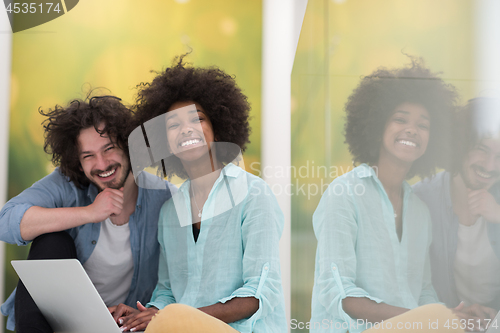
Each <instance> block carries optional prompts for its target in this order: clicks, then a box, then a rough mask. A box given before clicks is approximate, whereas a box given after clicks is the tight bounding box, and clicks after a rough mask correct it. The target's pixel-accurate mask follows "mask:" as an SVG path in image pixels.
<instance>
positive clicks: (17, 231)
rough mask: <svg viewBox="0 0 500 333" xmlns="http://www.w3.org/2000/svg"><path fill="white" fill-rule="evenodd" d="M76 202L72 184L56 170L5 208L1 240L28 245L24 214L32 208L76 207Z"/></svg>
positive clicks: (0, 222) (1, 215)
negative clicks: (24, 232)
mask: <svg viewBox="0 0 500 333" xmlns="http://www.w3.org/2000/svg"><path fill="white" fill-rule="evenodd" d="M75 200H76V198H75V193H74V191H73V190H72V188H71V185H70V183H69V182H68V181H67V179H66V178H65V177H64V176H63V175H61V174H60V173H59V171H58V170H55V171H54V172H52V173H51V174H50V175H48V176H46V177H44V178H42V179H41V180H39V181H37V182H36V183H34V184H33V185H32V186H31V187H29V188H27V189H26V190H24V191H23V192H22V193H21V194H19V195H18V196H16V197H14V198H12V199H11V200H9V201H8V202H7V203H6V204H5V205H4V206H3V208H2V210H1V211H0V240H2V241H4V242H7V243H11V244H17V245H27V244H28V243H29V242H28V241H25V240H24V239H23V238H22V237H21V228H20V224H21V220H22V218H23V216H24V213H26V211H27V210H28V209H29V208H30V207H32V206H39V207H45V208H58V207H72V206H74V205H75Z"/></svg>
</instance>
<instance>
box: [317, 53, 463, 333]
mask: <svg viewBox="0 0 500 333" xmlns="http://www.w3.org/2000/svg"><path fill="white" fill-rule="evenodd" d="M455 98H456V94H455V92H454V89H453V88H452V87H451V86H448V85H446V84H445V83H444V82H443V81H442V80H441V79H439V78H437V77H436V76H435V75H434V74H432V73H431V72H430V71H429V70H428V69H426V68H424V67H423V66H422V65H421V64H419V62H418V61H416V60H414V61H413V63H412V65H411V66H409V67H406V68H401V69H395V70H388V69H384V68H381V69H379V70H377V71H375V72H374V73H373V74H372V75H370V76H368V77H365V78H363V79H362V81H361V83H360V84H359V86H358V87H357V88H356V89H355V90H354V92H353V93H352V95H351V96H350V97H349V100H348V102H347V104H346V107H345V108H346V112H347V122H346V125H345V138H346V143H347V144H348V145H349V150H350V152H351V154H352V155H353V160H354V162H355V163H361V164H360V165H359V166H358V167H356V168H355V169H354V170H352V171H351V172H348V173H346V174H344V175H343V176H341V177H338V178H337V179H335V180H334V181H333V182H332V183H331V184H330V186H329V188H328V190H327V191H326V192H325V193H324V195H323V197H322V198H321V201H320V203H319V205H318V208H317V209H316V211H315V213H314V216H313V226H314V232H315V235H316V238H317V239H318V248H317V253H316V270H315V281H314V290H313V298H312V319H311V327H312V329H311V332H327V331H335V332H345V331H346V330H349V332H351V333H353V332H360V331H362V330H364V329H366V328H367V327H370V324H368V326H367V325H366V322H370V323H376V322H381V321H383V320H384V321H385V320H387V319H389V318H391V317H394V316H398V315H401V314H403V313H405V312H407V311H408V310H409V309H413V308H417V307H418V306H421V305H424V304H429V303H436V302H438V301H437V297H436V294H435V292H434V289H433V287H432V284H431V276H430V265H429V257H428V249H429V245H430V242H431V225H430V217H429V211H428V209H427V207H426V206H425V204H424V203H423V202H422V201H420V200H419V199H418V198H417V197H416V196H415V195H414V194H413V193H412V190H411V188H410V186H409V185H408V183H407V182H406V181H405V179H409V178H411V177H413V176H415V175H418V176H421V177H422V176H427V175H430V174H432V173H433V172H434V169H435V168H436V165H438V162H439V160H440V155H441V154H442V152H444V151H445V150H444V149H445V144H446V140H443V138H446V137H447V135H446V134H447V127H448V123H449V117H450V116H451V110H452V107H453V103H454V101H455ZM445 310H446V309H445ZM325 320H326V321H325ZM327 322H328V325H326V323H327ZM424 324H425V325H427V319H425V323H424ZM426 328H427V326H426Z"/></svg>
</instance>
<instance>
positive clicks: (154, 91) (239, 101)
mask: <svg viewBox="0 0 500 333" xmlns="http://www.w3.org/2000/svg"><path fill="white" fill-rule="evenodd" d="M185 56H186V55H182V56H180V57H176V58H175V59H174V61H173V64H172V67H169V68H167V69H165V70H164V71H162V72H157V74H158V75H157V76H156V77H155V78H154V79H153V81H152V82H151V83H142V84H140V85H138V89H139V92H138V95H137V104H136V107H135V115H134V117H133V121H132V125H133V127H132V128H136V127H138V126H141V125H142V124H144V123H145V122H146V121H148V120H150V119H152V118H154V117H156V116H159V115H161V114H164V113H166V112H167V111H168V110H169V108H170V107H171V106H172V105H173V104H174V103H176V102H187V101H193V102H196V103H198V104H200V105H201V106H202V107H203V109H204V110H205V112H206V114H207V116H208V118H209V119H210V122H211V123H212V127H213V131H214V136H215V140H216V141H218V142H230V143H234V144H236V145H238V146H239V147H240V149H241V151H242V152H243V151H245V149H246V145H247V143H249V142H250V140H249V135H250V126H249V123H248V117H249V111H250V104H249V103H248V101H247V97H246V96H245V95H244V94H243V93H242V91H241V89H240V88H238V86H237V85H236V82H235V79H234V77H232V76H230V75H228V74H226V73H224V72H223V71H222V70H221V69H219V68H218V67H215V66H212V67H206V68H204V67H191V66H186V65H185V64H184V63H183V59H184V57H185ZM216 154H217V159H218V160H219V161H220V162H222V163H223V164H227V163H229V162H231V161H233V160H234V159H235V158H236V157H237V155H238V154H237V153H235V152H234V150H231V149H229V150H225V149H217V150H216ZM165 172H166V175H167V176H168V177H171V176H172V175H177V176H178V177H181V178H187V177H188V175H187V173H186V171H185V170H184V167H183V166H182V163H181V161H180V160H179V158H177V157H176V156H171V157H169V159H168V161H167V163H165Z"/></svg>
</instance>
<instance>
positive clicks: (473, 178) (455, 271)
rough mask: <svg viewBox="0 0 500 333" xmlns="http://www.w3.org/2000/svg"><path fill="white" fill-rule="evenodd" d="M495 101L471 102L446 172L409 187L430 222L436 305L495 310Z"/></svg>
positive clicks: (498, 301) (499, 138)
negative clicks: (420, 200) (426, 209)
mask: <svg viewBox="0 0 500 333" xmlns="http://www.w3.org/2000/svg"><path fill="white" fill-rule="evenodd" d="M498 114H500V100H497V99H492V98H476V99H473V100H470V101H469V103H468V104H467V105H466V106H465V107H464V108H463V109H462V110H460V112H459V113H458V114H457V116H456V121H455V123H456V124H455V135H454V137H453V141H452V142H453V145H452V149H453V152H452V163H450V167H449V168H448V171H445V172H441V173H439V174H438V175H436V176H435V177H434V178H432V179H430V180H429V179H426V180H424V181H422V182H420V183H418V184H416V185H415V186H414V190H415V193H416V194H417V195H418V196H419V197H420V198H421V199H422V200H423V201H424V202H426V203H427V205H428V207H429V210H430V212H431V216H432V222H433V239H432V245H431V265H432V279H433V285H434V287H435V289H436V292H437V294H438V296H439V299H440V300H441V301H442V302H445V303H446V304H447V305H448V306H451V307H454V306H457V305H458V304H459V303H460V302H461V301H464V302H465V303H466V304H467V305H471V304H474V306H473V308H475V309H476V310H477V311H476V313H477V314H478V315H482V316H485V317H486V318H488V317H491V316H493V315H494V314H495V311H493V310H491V309H488V308H493V309H496V310H500V279H499V278H498V277H499V276H500V205H499V204H498V202H500V187H499V186H498V185H494V184H495V182H497V181H498V180H499V178H500V126H499V123H498V121H497V120H498V116H497V115H498ZM478 304H480V305H483V306H485V307H488V308H485V307H481V306H479V305H478Z"/></svg>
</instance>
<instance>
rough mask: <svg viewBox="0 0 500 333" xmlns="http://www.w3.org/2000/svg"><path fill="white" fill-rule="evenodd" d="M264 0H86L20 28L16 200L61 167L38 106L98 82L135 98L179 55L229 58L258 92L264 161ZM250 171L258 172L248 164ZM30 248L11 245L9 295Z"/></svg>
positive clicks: (13, 139)
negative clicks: (17, 265)
mask: <svg viewBox="0 0 500 333" xmlns="http://www.w3.org/2000/svg"><path fill="white" fill-rule="evenodd" d="M261 16H262V3H261V1H260V0H252V1H227V0H211V1H205V0H177V1H174V0H162V1H136V0H106V1H99V0H82V1H80V2H79V3H78V5H77V6H76V7H75V8H74V9H72V10H71V11H69V12H68V13H66V14H65V15H62V16H61V17H59V18H57V19H55V20H53V21H50V22H48V23H45V24H43V25H40V26H38V27H35V28H32V29H29V30H26V31H22V32H18V33H15V34H14V35H13V46H12V84H11V114H10V138H9V139H10V144H9V162H8V163H9V165H8V167H9V174H8V178H9V183H8V198H9V199H10V198H11V197H13V196H16V195H17V194H19V193H20V192H21V191H23V190H24V189H25V188H27V187H29V186H31V184H33V183H34V182H35V181H37V180H38V179H40V178H42V177H44V176H45V175H47V174H48V173H50V172H51V171H52V170H53V167H52V165H51V163H50V158H49V156H48V155H46V154H45V153H44V151H43V128H42V126H41V122H42V121H43V120H44V119H43V117H41V116H40V115H39V114H38V109H39V108H42V109H44V110H46V109H48V108H53V107H54V106H55V105H56V104H60V105H63V106H65V105H67V103H68V102H69V101H70V100H72V99H74V98H84V97H85V96H86V94H87V92H88V91H89V88H90V87H92V88H98V87H104V88H107V89H109V91H107V92H106V91H105V92H106V93H107V94H113V95H116V96H119V97H121V98H122V99H123V100H124V102H125V103H127V104H133V102H134V100H135V94H136V90H135V86H136V85H137V84H139V83H140V82H146V81H150V80H151V79H152V78H153V77H154V76H155V74H154V73H151V71H152V70H162V69H164V68H166V67H168V66H169V65H170V64H171V63H172V60H173V58H174V57H175V56H178V55H181V54H183V53H186V52H189V51H192V53H191V54H190V55H189V56H188V57H187V58H186V59H187V61H188V62H190V63H192V64H193V65H194V66H212V65H216V66H219V67H220V68H221V69H223V70H224V71H226V72H227V73H229V74H231V75H234V76H235V77H236V81H237V83H238V85H239V86H240V88H241V89H242V90H243V93H244V94H246V95H247V96H248V99H249V102H250V104H251V106H252V111H251V127H252V134H251V138H250V139H251V144H250V145H249V146H248V149H247V151H246V153H245V156H244V159H245V162H246V165H247V166H248V165H249V163H252V162H255V161H260V103H261V41H262V38H261V34H262V28H261V26H262V20H261ZM247 170H249V171H250V170H251V169H250V168H249V167H247ZM26 256H27V247H18V246H16V245H7V247H6V268H5V272H6V273H5V274H6V279H5V286H4V292H5V293H4V295H5V297H7V296H8V295H9V294H10V292H11V291H12V290H13V289H14V287H15V285H16V284H17V279H18V278H17V275H16V274H15V272H14V271H13V269H12V267H11V265H10V260H13V259H25V258H26Z"/></svg>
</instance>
